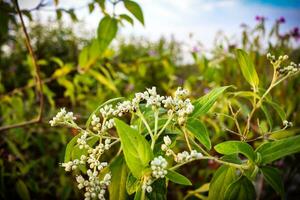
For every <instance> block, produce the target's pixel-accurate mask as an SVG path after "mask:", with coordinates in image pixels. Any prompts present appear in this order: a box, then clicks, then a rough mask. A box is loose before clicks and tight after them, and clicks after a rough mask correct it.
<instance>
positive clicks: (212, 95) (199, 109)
mask: <svg viewBox="0 0 300 200" xmlns="http://www.w3.org/2000/svg"><path fill="white" fill-rule="evenodd" d="M229 87H231V86H224V87H218V88H214V89H212V90H211V91H210V92H209V93H208V94H206V95H204V96H202V97H200V98H199V99H198V100H196V101H195V102H194V111H193V113H192V114H191V117H194V118H197V117H198V116H200V115H204V114H206V113H207V112H208V111H209V109H210V108H211V107H212V106H213V105H214V103H215V102H216V100H217V98H218V97H219V96H220V95H221V94H222V93H223V92H224V91H225V90H226V89H228V88H229Z"/></svg>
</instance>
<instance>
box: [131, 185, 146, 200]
mask: <svg viewBox="0 0 300 200" xmlns="http://www.w3.org/2000/svg"><path fill="white" fill-rule="evenodd" d="M143 195H145V193H144V194H143V192H142V189H141V188H140V189H139V190H138V191H137V192H136V193H135V195H134V199H133V200H142V196H143Z"/></svg>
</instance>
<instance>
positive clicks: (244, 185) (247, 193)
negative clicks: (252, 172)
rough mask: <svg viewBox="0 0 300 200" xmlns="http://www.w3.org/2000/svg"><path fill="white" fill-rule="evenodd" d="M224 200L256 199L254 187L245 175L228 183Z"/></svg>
mask: <svg viewBox="0 0 300 200" xmlns="http://www.w3.org/2000/svg"><path fill="white" fill-rule="evenodd" d="M224 199H225V200H237V199H243V200H253V199H256V193H255V188H254V186H253V184H252V183H251V181H249V179H248V178H247V177H245V176H242V177H240V178H239V179H238V180H237V181H235V182H234V183H232V184H230V186H229V187H228V189H227V190H226V193H225V198H224Z"/></svg>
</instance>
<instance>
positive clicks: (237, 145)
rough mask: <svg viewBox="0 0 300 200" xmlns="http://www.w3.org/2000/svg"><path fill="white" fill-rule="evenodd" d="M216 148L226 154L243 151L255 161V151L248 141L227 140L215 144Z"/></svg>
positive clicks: (242, 152)
mask: <svg viewBox="0 0 300 200" xmlns="http://www.w3.org/2000/svg"><path fill="white" fill-rule="evenodd" d="M214 149H215V150H216V151H217V152H218V153H220V154H224V155H230V154H234V153H241V154H243V155H244V156H246V157H247V158H248V159H250V160H252V161H254V160H255V153H254V151H253V149H252V147H251V146H250V145H249V144H248V143H246V142H241V141H226V142H223V143H220V144H217V145H216V146H214Z"/></svg>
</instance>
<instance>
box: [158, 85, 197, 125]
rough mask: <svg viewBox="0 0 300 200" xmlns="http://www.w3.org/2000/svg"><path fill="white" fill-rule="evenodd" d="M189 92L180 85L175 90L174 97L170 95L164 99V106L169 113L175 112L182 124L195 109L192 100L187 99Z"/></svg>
mask: <svg viewBox="0 0 300 200" xmlns="http://www.w3.org/2000/svg"><path fill="white" fill-rule="evenodd" d="M188 94H189V93H188V91H187V90H185V89H181V88H180V87H179V88H178V89H177V90H176V92H175V96H174V98H173V97H170V96H169V97H166V98H165V99H164V100H163V101H162V103H163V104H164V108H166V109H168V114H169V115H172V114H173V113H175V115H176V116H177V119H178V123H179V124H180V125H181V124H183V123H184V122H185V121H186V118H187V116H188V115H189V114H191V113H192V112H193V110H194V106H193V104H192V103H191V101H190V100H189V99H185V98H186V97H187V96H188Z"/></svg>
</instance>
